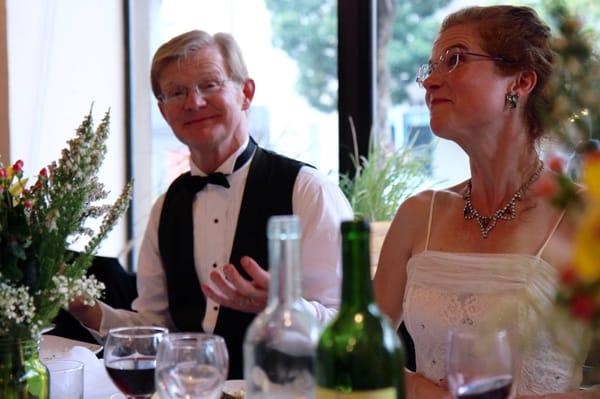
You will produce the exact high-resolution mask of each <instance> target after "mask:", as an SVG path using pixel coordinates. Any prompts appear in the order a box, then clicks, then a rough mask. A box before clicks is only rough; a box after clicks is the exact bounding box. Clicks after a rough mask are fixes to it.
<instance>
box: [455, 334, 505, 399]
mask: <svg viewBox="0 0 600 399" xmlns="http://www.w3.org/2000/svg"><path fill="white" fill-rule="evenodd" d="M512 375H513V356H512V349H511V342H510V337H509V335H508V332H507V331H506V330H496V331H490V330H476V329H473V330H466V329H462V330H456V331H452V332H451V333H450V335H449V345H448V358H447V362H446V378H447V380H448V387H449V388H450V393H451V394H452V397H453V398H454V399H508V398H509V397H510V396H511V394H512V385H513V378H512Z"/></svg>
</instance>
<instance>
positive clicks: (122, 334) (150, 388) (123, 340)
mask: <svg viewBox="0 0 600 399" xmlns="http://www.w3.org/2000/svg"><path fill="white" fill-rule="evenodd" d="M168 332H169V331H168V330H167V329H166V328H162V327H142V326H140V327H120V328H113V329H111V330H110V331H109V332H108V336H107V338H106V342H105V344H104V366H105V367H106V371H107V372H108V375H109V376H110V378H111V379H112V380H113V382H114V383H115V385H116V386H117V388H119V390H120V391H121V392H123V393H124V394H125V396H127V398H136V399H142V398H150V397H151V396H152V394H154V391H155V388H154V369H155V367H156V350H157V349H158V344H159V343H160V341H161V340H162V339H163V337H164V336H165V335H166V334H167V333H168Z"/></svg>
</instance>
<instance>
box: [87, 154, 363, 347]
mask: <svg viewBox="0 0 600 399" xmlns="http://www.w3.org/2000/svg"><path fill="white" fill-rule="evenodd" d="M247 144H248V142H246V143H245V144H244V145H243V146H241V147H240V148H239V149H238V151H236V152H235V153H234V154H232V155H231V156H230V157H229V158H228V159H227V160H226V161H225V162H224V163H223V164H222V165H221V166H220V167H219V168H218V169H217V171H219V172H223V173H225V174H230V176H228V180H229V183H230V185H231V188H229V189H227V188H225V187H221V186H218V185H212V184H208V185H207V186H206V187H205V188H204V189H203V190H202V191H200V192H198V194H196V198H195V200H194V204H193V211H192V212H193V215H194V221H193V228H194V263H195V268H196V274H197V275H198V277H199V280H200V282H202V283H208V284H209V285H210V286H211V287H213V288H215V289H216V290H218V288H217V287H216V286H215V285H214V284H213V283H212V282H211V281H210V278H209V274H210V272H212V271H213V270H219V271H222V269H223V266H224V265H225V264H227V263H229V258H230V255H231V248H232V245H233V239H234V235H235V230H236V225H237V219H238V215H239V211H240V205H241V202H242V195H243V192H244V187H245V185H246V178H247V176H248V170H249V166H250V161H251V160H249V161H248V162H246V164H245V165H243V166H242V167H241V168H239V169H238V170H237V171H235V172H233V167H234V164H235V160H236V159H237V157H238V156H239V155H240V154H241V153H242V152H243V151H244V149H245V148H246V146H247ZM190 168H191V173H192V175H206V173H204V172H203V171H201V170H200V169H199V168H198V167H197V166H196V165H195V164H194V163H193V162H192V161H191V159H190ZM232 172H233V173H232ZM265 195H268V193H265ZM163 202H164V194H163V195H162V196H161V197H160V198H159V199H158V200H157V201H156V202H155V204H154V205H153V207H152V211H151V214H150V219H149V222H148V226H147V228H146V233H145V235H144V239H143V242H142V246H141V249H140V255H139V262H138V269H137V288H138V295H139V296H138V298H137V299H135V301H134V302H133V304H132V308H133V310H135V311H136V312H130V311H127V310H122V309H113V308H111V307H110V306H108V305H106V304H104V303H100V306H101V308H102V315H103V316H102V322H101V325H100V331H98V332H97V333H99V334H100V336H104V335H105V334H106V332H107V331H108V330H109V329H110V328H114V327H118V326H123V325H133V324H138V325H140V324H143V325H161V326H166V327H168V328H170V329H174V328H175V326H174V323H173V321H172V319H171V317H170V314H169V302H168V296H167V283H166V276H165V273H164V270H163V265H162V261H161V257H160V252H159V249H158V225H159V220H160V214H161V210H162V206H163ZM292 209H293V212H294V214H295V215H297V216H298V217H299V219H300V225H301V228H302V244H301V247H302V250H301V251H302V252H301V253H302V270H301V285H302V297H303V302H304V305H305V308H306V309H308V310H309V311H310V312H312V313H313V315H314V316H315V317H316V318H317V320H319V322H320V323H321V324H322V325H324V324H325V323H326V322H327V321H329V319H331V317H332V316H333V315H334V314H335V312H336V310H337V308H338V306H339V303H340V282H341V250H340V239H341V235H340V224H341V222H342V221H343V220H349V219H352V216H353V214H352V209H351V207H350V204H349V203H348V201H347V199H346V197H345V196H344V195H343V193H342V192H341V190H340V189H339V187H338V186H337V184H335V183H334V182H332V181H330V180H328V179H327V178H325V177H324V176H323V175H322V174H320V173H319V172H318V171H316V170H315V169H313V168H310V167H302V168H301V169H300V171H299V173H298V176H297V178H296V182H295V184H294V190H293V195H292ZM198 215H202V217H199V216H198ZM265 234H266V232H265ZM196 249H197V250H196ZM198 289H200V287H198ZM206 299H207V300H206V312H205V316H204V320H203V322H202V327H203V329H204V331H206V332H212V331H213V330H214V328H215V325H216V323H217V317H218V315H219V308H220V306H219V305H218V304H217V303H215V302H213V301H212V300H210V299H209V298H206Z"/></svg>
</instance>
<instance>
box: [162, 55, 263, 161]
mask: <svg viewBox="0 0 600 399" xmlns="http://www.w3.org/2000/svg"><path fill="white" fill-rule="evenodd" d="M159 85H160V89H161V93H162V94H163V96H165V98H164V99H163V100H162V101H160V102H159V104H158V105H159V108H160V111H161V113H162V115H163V117H164V118H165V120H166V121H167V123H168V124H169V125H170V126H171V129H172V130H173V132H174V133H175V136H176V137H177V138H178V139H179V140H180V141H181V142H182V143H184V144H186V145H187V146H188V147H189V148H190V151H191V152H192V154H194V153H198V154H200V155H201V154H206V153H208V152H210V151H218V153H219V154H227V155H228V154H230V153H232V152H234V151H235V149H237V148H238V146H239V145H240V144H241V143H242V142H243V141H244V140H245V137H246V135H247V127H246V112H245V111H246V110H247V109H248V108H249V106H250V102H251V100H252V96H253V94H254V83H253V82H252V81H251V80H248V81H247V82H244V83H243V84H240V83H237V82H234V81H231V80H229V76H228V73H227V68H226V66H225V62H224V60H223V57H222V55H221V53H220V51H219V50H218V48H217V47H207V48H204V49H201V50H197V51H194V52H193V53H191V54H190V55H189V56H187V57H185V58H183V59H180V60H177V61H173V62H171V63H170V64H168V65H167V66H166V67H165V68H164V69H163V71H162V73H161V74H160V78H159ZM197 88H199V89H200V90H197Z"/></svg>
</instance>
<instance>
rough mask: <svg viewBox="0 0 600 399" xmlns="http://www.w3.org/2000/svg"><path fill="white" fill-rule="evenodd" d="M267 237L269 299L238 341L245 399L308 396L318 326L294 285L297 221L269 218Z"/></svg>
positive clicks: (297, 280)
mask: <svg viewBox="0 0 600 399" xmlns="http://www.w3.org/2000/svg"><path fill="white" fill-rule="evenodd" d="M267 236H268V238H269V273H270V275H271V276H270V282H269V301H268V304H267V307H266V308H265V310H264V311H263V312H261V313H260V314H258V316H257V317H256V318H255V319H254V321H253V322H252V324H251V325H250V327H249V328H248V331H247V333H246V338H245V340H244V379H245V381H246V397H247V398H248V399H253V398H313V397H314V388H315V381H314V367H315V364H314V362H315V348H316V344H317V340H318V338H319V326H318V323H317V321H316V320H315V318H314V317H313V316H312V314H311V313H309V311H308V310H307V309H305V307H304V305H303V303H302V300H301V287H300V267H301V263H300V239H301V232H300V222H299V221H298V218H297V217H296V216H292V215H290V216H273V217H271V218H270V219H269V223H268V227H267Z"/></svg>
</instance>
